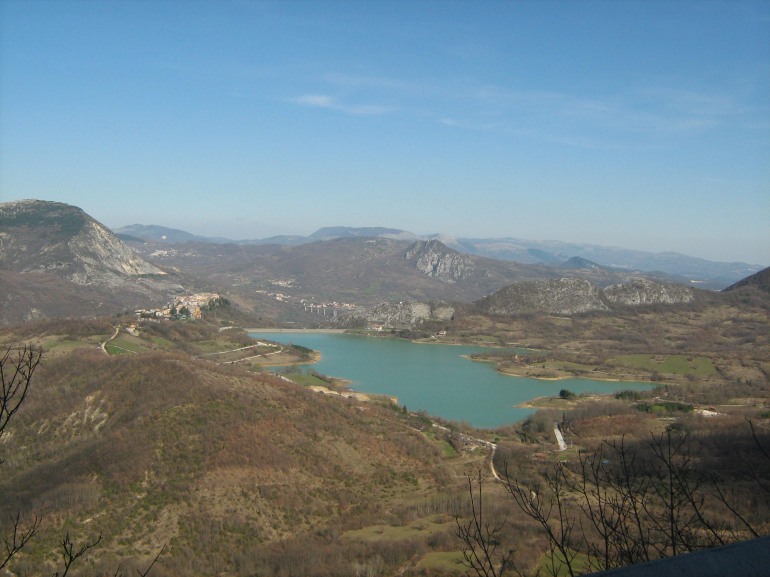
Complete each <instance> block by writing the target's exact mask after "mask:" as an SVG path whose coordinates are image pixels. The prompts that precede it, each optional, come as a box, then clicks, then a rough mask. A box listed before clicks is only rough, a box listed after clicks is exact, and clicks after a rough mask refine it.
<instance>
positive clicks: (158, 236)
mask: <svg viewBox="0 0 770 577" xmlns="http://www.w3.org/2000/svg"><path fill="white" fill-rule="evenodd" d="M114 232H115V234H116V235H117V236H118V238H127V239H128V240H134V239H137V238H139V239H143V240H155V241H166V242H169V243H185V242H227V239H213V238H209V237H205V236H198V235H195V234H190V233H189V232H186V231H184V230H179V229H177V228H168V227H165V226H159V225H157V224H148V225H145V224H131V225H129V226H124V227H121V228H119V229H116V230H115V231H114Z"/></svg>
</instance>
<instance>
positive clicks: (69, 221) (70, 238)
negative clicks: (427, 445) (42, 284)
mask: <svg viewBox="0 0 770 577" xmlns="http://www.w3.org/2000/svg"><path fill="white" fill-rule="evenodd" d="M0 230H2V232H0V267H2V268H3V269H5V270H14V271H18V272H46V273H53V274H55V275H56V276H58V277H63V278H66V279H68V280H70V281H72V282H75V283H77V284H81V285H87V284H99V285H104V286H108V287H115V286H120V285H122V284H125V283H126V282H129V281H130V280H131V279H135V278H136V277H145V276H157V277H164V276H166V273H165V272H164V271H162V270H161V269H159V268H158V267H156V266H153V265H151V264H150V263H148V262H146V261H145V260H143V259H142V258H141V257H139V256H138V255H137V254H136V253H135V252H134V251H133V250H131V249H130V248H129V247H127V246H126V245H125V244H123V243H122V242H121V241H120V240H119V239H118V238H117V237H116V236H115V235H114V234H112V232H110V231H109V230H108V229H107V228H106V227H105V226H103V225H102V224H100V223H99V222H97V221H96V220H94V219H93V218H91V217H90V216H88V215H87V214H86V213H84V212H83V211H82V210H81V209H79V208H77V207H74V206H70V205H67V204H63V203H58V202H48V201H41V200H23V201H18V202H7V203H3V204H0Z"/></svg>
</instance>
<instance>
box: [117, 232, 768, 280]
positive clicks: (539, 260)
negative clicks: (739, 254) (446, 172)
mask: <svg viewBox="0 0 770 577" xmlns="http://www.w3.org/2000/svg"><path fill="white" fill-rule="evenodd" d="M114 232H115V233H116V234H117V235H118V236H119V237H122V238H127V237H134V238H141V239H144V240H153V241H162V242H168V243H185V242H208V243H232V244H239V245H252V244H253V245H262V244H278V245H282V246H296V245H300V244H306V243H311V242H316V241H320V240H333V239H339V238H360V237H378V238H389V239H394V240H411V241H416V240H431V239H435V240H438V241H440V242H441V243H442V244H444V245H446V246H448V247H449V248H452V249H454V250H456V251H458V252H461V253H466V254H472V255H477V256H484V257H488V258H493V259H499V260H509V261H515V262H519V263H522V264H548V265H562V264H564V263H565V262H567V261H569V260H570V259H572V258H581V259H585V260H586V261H591V262H592V263H596V264H599V265H601V266H605V267H608V268H611V269H620V270H628V271H633V270H638V271H644V272H662V273H666V274H668V275H672V276H675V277H679V278H680V279H681V280H684V281H693V282H696V283H699V286H702V287H703V288H711V289H721V288H724V287H725V286H727V285H729V284H732V283H733V282H736V281H737V280H739V279H742V278H744V277H746V276H748V275H750V274H752V273H754V272H757V271H758V270H760V269H761V268H762V266H760V265H758V264H755V263H743V262H729V263H728V262H717V261H710V260H706V259H701V258H697V257H692V256H688V255H683V254H680V253H676V252H662V253H653V252H646V251H639V250H630V249H625V248H620V247H608V246H601V245H593V244H578V243H569V242H562V241H557V240H546V241H534V240H524V239H518V238H512V237H506V238H455V237H449V236H446V235H442V234H432V235H423V236H419V235H417V234H414V233H411V232H408V231H404V230H400V229H394V228H382V227H346V226H338V227H325V228H321V229H319V230H317V231H316V232H314V233H313V234H311V235H309V236H274V237H269V238H264V239H251V240H233V239H226V238H216V237H205V236H198V235H194V234H191V233H189V232H186V231H183V230H179V229H173V228H167V227H164V226H159V225H142V224H134V225H130V226H124V227H121V228H118V229H116V230H115V231H114ZM572 266H574V263H573V265H572Z"/></svg>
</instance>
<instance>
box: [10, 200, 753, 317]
mask: <svg viewBox="0 0 770 577" xmlns="http://www.w3.org/2000/svg"><path fill="white" fill-rule="evenodd" d="M118 234H119V235H120V238H122V239H123V240H120V238H118V237H117V236H116V235H115V234H113V233H112V232H111V231H109V230H108V229H107V228H106V227H104V226H103V225H101V224H100V223H98V222H97V221H96V220H94V219H93V218H91V217H90V216H88V215H87V214H85V213H84V212H83V211H82V210H81V209H79V208H77V207H73V206H70V205H67V204H63V203H56V202H47V201H35V200H28V201H20V202H11V203H4V204H2V205H0V276H1V279H2V283H3V288H4V291H3V301H2V303H0V322H3V323H12V322H19V321H26V320H31V319H34V318H39V317H50V316H69V315H76V316H78V315H80V316H82V315H85V316H93V315H97V314H114V313H117V312H125V311H129V310H133V309H134V308H145V307H153V306H160V305H162V304H164V303H165V302H167V301H168V299H169V298H170V296H171V295H173V294H179V293H180V292H185V291H200V290H203V291H213V292H223V293H226V294H227V296H228V298H230V299H231V300H233V301H234V302H236V303H237V304H240V305H241V306H242V307H243V308H244V310H247V311H251V312H253V313H254V315H255V316H256V317H259V318H265V319H275V320H278V319H282V321H281V322H287V321H290V322H299V323H308V322H310V321H311V320H312V322H318V321H319V320H323V321H324V322H325V321H326V320H327V319H325V318H324V319H318V318H317V317H315V318H313V317H309V316H307V315H308V314H311V313H315V314H318V312H319V308H318V307H324V308H323V312H324V314H326V312H327V311H326V308H327V307H326V305H327V304H328V303H334V305H333V308H334V310H335V311H336V310H339V311H340V312H343V313H345V315H344V316H346V317H350V315H349V314H348V313H349V311H351V310H355V311H356V314H358V315H359V316H360V318H364V319H366V320H368V321H374V320H376V319H375V318H374V317H372V315H371V314H370V313H368V312H366V311H363V310H362V308H376V307H378V306H379V305H381V304H383V303H391V304H392V303H398V302H423V303H435V302H450V303H473V302H476V301H479V299H482V298H484V297H487V296H488V295H493V293H497V292H498V291H501V290H502V289H506V287H509V286H510V285H513V284H517V285H518V286H517V287H516V288H515V289H506V290H508V291H509V292H510V291H513V293H515V294H518V295H521V293H522V291H524V292H526V293H528V295H527V296H526V298H524V297H521V298H519V299H518V300H519V305H517V306H516V307H514V308H513V309H510V310H516V311H520V312H521V311H527V310H530V308H531V307H529V305H527V306H524V303H530V305H532V306H535V308H537V306H536V303H540V305H539V306H542V307H544V308H543V309H542V310H544V311H545V310H553V311H572V312H580V311H581V310H606V309H607V308H608V307H609V308H612V307H613V306H615V305H614V304H613V302H615V303H617V302H622V304H643V303H651V302H658V303H661V302H688V300H689V299H691V289H692V288H693V287H700V288H723V287H724V286H726V285H727V284H732V283H735V282H736V281H738V280H740V279H742V278H744V277H746V276H748V275H749V274H751V273H754V272H755V271H756V270H758V269H759V267H757V266H754V265H749V264H745V263H712V262H710V261H701V260H700V259H693V258H691V257H686V256H683V255H676V254H673V253H666V254H662V255H654V254H652V253H639V252H635V251H623V250H622V249H611V248H603V247H585V246H584V247H580V246H577V245H568V244H566V243H533V242H527V241H514V240H511V239H496V240H475V241H473V240H470V239H459V240H451V239H447V238H445V237H444V238H439V237H438V236H434V237H432V238H428V239H421V238H419V237H417V236H416V235H414V234H411V233H409V232H406V231H401V230H397V229H387V228H349V227H334V228H324V229H320V230H319V231H317V232H316V233H314V234H313V235H311V236H310V237H301V238H300V237H296V238H293V239H286V238H282V239H272V240H270V239H265V240H264V241H242V242H238V243H236V242H229V241H227V242H226V241H225V239H202V238H201V237H196V236H194V235H192V234H190V233H186V232H184V231H179V230H174V229H168V228H165V227H161V226H144V225H133V226H131V227H125V228H122V229H119V230H118ZM214 240H217V241H218V242H214ZM124 241H125V242H124ZM455 247H457V248H461V249H463V250H457V248H455ZM536 247H539V248H536ZM573 248H574V250H575V252H580V251H583V254H590V255H592V256H597V257H601V258H605V259H610V260H603V261H602V262H597V261H595V260H592V259H588V258H586V257H584V256H581V255H578V254H569V253H566V252H562V251H567V250H570V249H573ZM489 254H502V255H505V256H506V257H507V258H505V259H501V258H492V257H490V256H486V255H489ZM516 255H522V256H521V259H518V260H517V259H515V258H514V257H516ZM638 262H646V263H647V264H648V265H649V266H652V265H653V264H657V265H661V266H660V267H658V269H659V270H657V271H649V270H644V269H642V268H629V267H630V265H629V264H628V263H638ZM618 263H622V264H623V265H624V266H618ZM663 268H666V269H667V271H671V272H660V269H663ZM698 271H700V272H702V273H703V274H701V275H699V276H693V275H692V274H690V273H694V272H698ZM565 277H568V278H571V279H580V280H581V281H582V282H583V283H589V284H590V287H591V288H589V289H588V292H587V293H586V294H588V293H591V294H594V293H596V294H597V295H598V294H599V293H597V292H596V291H604V292H602V293H601V295H600V298H599V297H597V298H598V300H596V299H594V301H595V302H594V301H591V302H588V301H587V300H585V299H577V300H574V299H572V298H571V297H570V298H568V299H567V300H566V301H565V300H559V299H557V300H556V301H554V300H553V299H554V295H553V294H551V293H554V291H556V292H564V291H565V290H567V289H566V288H565V287H566V285H564V284H561V285H559V284H558V283H557V284H554V283H556V281H558V280H559V279H563V278H565ZM641 277H643V278H644V279H645V281H644V282H646V283H648V284H646V285H644V286H643V287H642V288H641V289H640V288H639V287H640V286H641V285H639V282H640V281H639V279H640V278H641ZM720 279H721V280H720ZM728 281H729V282H728ZM522 283H523V284H522ZM527 283H529V284H527ZM549 283H550V284H549ZM676 284H680V285H685V286H686V287H688V288H687V290H686V291H683V290H679V289H676V290H675V289H674V288H672V287H673V286H674V285H676ZM581 286H584V285H581ZM585 286H588V285H585ZM611 286H614V287H617V286H622V287H624V288H623V289H610V288H608V287H611ZM628 287H635V288H628ZM607 291H609V292H607ZM613 291H614V292H613ZM629 291H630V293H632V294H631V296H628V294H626V293H628V292H629ZM567 292H569V291H567ZM577 292H580V293H581V294H582V292H585V291H577ZM613 294H616V295H621V296H619V297H617V299H620V300H617V299H616V301H613V300H612V295H613ZM634 295H635V296H634ZM671 295H675V296H671ZM500 299H501V297H499V295H498V298H497V300H498V301H499V300H500ZM502 300H506V299H505V298H502ZM508 300H509V299H508ZM588 300H591V299H588ZM597 303H600V304H597ZM528 307H529V308H528ZM586 307H587V308H586ZM482 308H483V307H482ZM492 308H493V309H494V307H492ZM497 308H500V307H499V306H498V307H497ZM503 308H504V309H506V310H508V308H509V306H508V305H505V306H503ZM329 310H332V309H331V308H329ZM377 310H388V311H389V312H388V313H387V316H388V317H389V318H404V312H405V311H400V310H399V311H392V310H390V308H388V307H386V309H382V308H380V309H377ZM420 310H422V309H420ZM428 310H430V307H429V309H428ZM495 310H496V309H495ZM501 310H502V309H501ZM334 315H335V316H334V319H335V320H340V319H337V317H336V312H335V313H334ZM410 315H412V313H411V312H410V313H409V314H407V315H406V317H410ZM353 316H355V315H353Z"/></svg>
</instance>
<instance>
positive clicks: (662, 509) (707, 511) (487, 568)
mask: <svg viewBox="0 0 770 577" xmlns="http://www.w3.org/2000/svg"><path fill="white" fill-rule="evenodd" d="M750 425H751V431H752V436H753V438H754V442H755V444H756V446H757V447H758V448H759V453H760V458H761V457H764V458H765V459H767V460H768V461H770V452H768V451H767V450H766V449H765V447H764V446H763V444H762V442H761V441H760V439H759V438H758V435H757V433H756V430H755V428H754V427H753V425H752V424H751V423H750ZM694 463H695V460H694V459H693V457H692V455H691V454H690V443H689V438H688V436H687V434H685V433H682V432H679V431H676V430H674V429H672V428H667V429H666V430H665V431H664V432H663V433H661V434H659V435H651V437H650V439H649V440H648V441H647V442H646V443H640V444H637V445H635V446H629V445H627V444H626V443H625V441H624V439H622V438H621V439H620V440H618V441H604V442H603V443H601V445H600V446H599V447H598V448H597V449H595V450H594V451H590V452H585V453H582V454H581V455H580V457H579V459H578V461H577V462H576V463H573V464H571V465H570V464H567V463H557V464H555V465H553V466H552V467H550V468H549V469H548V470H547V471H545V472H544V473H543V481H542V482H538V483H533V482H529V483H526V482H522V481H520V480H518V479H516V478H514V477H512V476H511V475H510V474H509V472H508V469H507V467H505V469H504V473H503V475H502V481H503V484H504V485H505V488H506V489H507V491H508V493H509V494H510V495H511V496H512V498H513V500H514V502H515V503H516V505H517V506H518V508H519V509H520V510H521V511H522V512H523V513H524V514H525V515H526V516H527V517H529V518H531V519H533V520H534V521H535V522H536V523H537V524H538V525H539V526H540V528H541V529H542V531H543V533H544V534H545V536H546V539H547V542H548V549H547V551H546V560H547V563H546V566H545V571H547V572H548V573H549V574H551V575H553V576H556V575H570V576H575V575H579V574H583V573H586V572H595V571H603V570H607V569H613V568H616V567H622V566H625V565H633V564H636V563H643V562H647V561H651V560H653V559H660V558H663V557H670V556H674V555H678V554H681V553H685V552H692V551H697V550H700V549H704V548H707V547H713V546H716V545H722V544H725V543H730V542H734V541H738V540H740V539H742V538H745V537H746V536H753V537H756V536H759V534H760V533H759V531H758V530H757V529H756V528H754V527H753V526H752V525H751V523H750V521H749V520H748V518H747V516H746V515H745V514H741V513H740V512H739V510H738V509H739V507H737V506H736V505H735V504H734V503H733V502H732V501H731V500H730V499H728V497H727V495H726V494H725V491H724V490H723V488H722V486H721V484H720V483H719V482H717V480H716V478H715V477H714V476H713V475H709V474H707V473H706V472H704V471H700V470H698V469H697V468H696V467H695V466H694ZM756 464H757V463H756V462H754V463H753V466H754V469H752V471H751V473H749V477H750V478H753V480H755V481H756V482H757V483H759V487H760V488H765V487H767V485H768V484H767V482H766V481H765V480H764V479H763V478H762V477H760V476H759V475H758V474H757V473H756ZM470 497H471V514H472V519H471V520H470V521H467V522H465V523H462V524H461V523H460V522H459V521H458V532H457V534H458V537H459V538H460V539H461V541H462V542H463V545H464V551H463V554H464V557H465V564H466V566H467V567H469V568H471V569H473V570H474V571H475V572H476V574H477V575H478V576H479V577H482V576H483V577H488V576H496V577H497V576H499V575H501V574H502V572H503V571H504V570H506V569H507V568H510V567H514V565H513V557H512V553H510V554H509V555H508V556H506V557H505V562H504V563H497V564H495V563H493V562H492V559H493V558H494V554H495V549H496V546H497V544H498V543H499V540H500V532H501V531H502V529H503V525H502V524H501V525H497V526H491V527H490V526H488V525H486V524H485V523H484V521H483V513H482V511H481V500H482V491H481V480H480V479H479V482H478V495H474V492H473V488H472V486H470Z"/></svg>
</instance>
